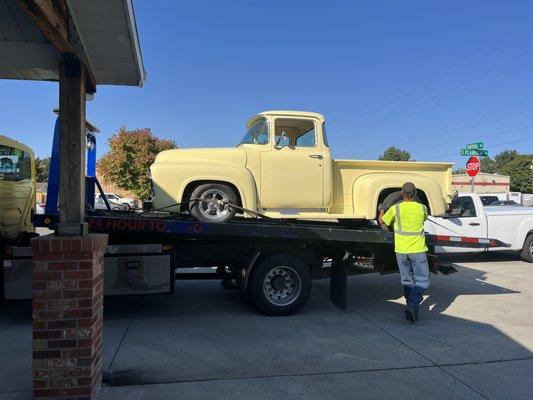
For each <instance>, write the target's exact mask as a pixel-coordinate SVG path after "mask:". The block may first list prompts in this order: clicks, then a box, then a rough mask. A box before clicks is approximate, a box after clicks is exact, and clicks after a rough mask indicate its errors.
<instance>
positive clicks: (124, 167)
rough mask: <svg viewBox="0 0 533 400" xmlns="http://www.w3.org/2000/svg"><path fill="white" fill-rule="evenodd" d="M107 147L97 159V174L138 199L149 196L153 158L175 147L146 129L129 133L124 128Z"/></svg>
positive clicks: (109, 141)
mask: <svg viewBox="0 0 533 400" xmlns="http://www.w3.org/2000/svg"><path fill="white" fill-rule="evenodd" d="M108 145H109V152H108V153H106V154H104V156H102V158H100V160H98V164H97V171H98V173H99V174H100V175H102V176H103V177H104V179H105V180H107V181H109V182H112V183H114V184H115V185H117V186H118V187H119V188H121V189H124V190H128V191H131V192H133V193H135V195H136V196H138V197H139V198H140V199H147V198H148V197H149V196H150V182H149V180H148V177H147V173H148V170H149V168H150V165H151V164H152V163H153V162H154V160H155V156H156V155H157V154H158V153H159V152H161V151H163V150H169V149H175V148H176V147H177V146H176V143H175V142H174V141H173V140H166V139H159V138H157V137H156V136H154V134H153V133H152V131H151V130H150V129H148V128H144V129H134V130H131V131H128V130H126V128H125V127H121V128H120V129H119V130H118V131H117V133H115V134H114V135H113V136H111V137H110V138H109V140H108Z"/></svg>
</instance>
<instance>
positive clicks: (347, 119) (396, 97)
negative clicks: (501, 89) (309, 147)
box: [331, 35, 528, 127]
mask: <svg viewBox="0 0 533 400" xmlns="http://www.w3.org/2000/svg"><path fill="white" fill-rule="evenodd" d="M508 36H511V35H508ZM505 39H507V38H505ZM503 40H504V39H502V42H503ZM492 50H493V48H492V49H491V50H490V51H488V52H486V53H483V55H481V56H478V57H474V58H473V59H472V60H470V61H467V62H464V61H465V60H467V59H468V58H470V57H467V58H464V59H463V60H461V61H460V62H459V64H458V65H456V66H454V67H453V68H449V69H447V70H446V71H444V72H443V73H441V74H439V75H437V76H436V77H432V78H431V79H430V80H428V81H425V82H424V81H420V82H421V83H420V84H417V85H416V86H415V88H413V89H408V90H406V91H402V92H400V93H399V94H397V95H396V96H394V97H393V98H392V99H391V100H389V101H386V102H385V103H382V104H381V105H378V106H376V107H374V108H372V109H371V110H370V111H366V112H360V113H358V114H356V115H354V116H352V117H349V118H346V119H344V120H341V121H340V122H337V123H334V124H332V125H331V127H338V126H340V125H344V124H346V123H347V122H350V121H353V120H354V119H357V118H360V117H361V116H365V115H368V114H372V113H373V112H375V111H377V110H379V109H382V108H385V107H386V106H388V105H390V104H394V103H395V102H396V101H397V100H400V99H401V98H403V97H406V96H408V95H410V94H412V93H416V92H418V91H420V90H421V89H424V88H426V87H427V86H429V85H431V84H432V83H435V82H437V81H439V80H441V79H442V78H443V77H446V76H448V75H450V73H452V72H455V71H457V70H460V69H461V68H462V67H463V66H464V65H469V64H471V63H473V62H475V61H478V60H480V59H482V58H483V57H484V56H486V55H488V54H491V53H492V54H495V52H493V51H492ZM527 53H528V52H525V53H524V54H527ZM524 54H522V55H524ZM462 64H464V65H462Z"/></svg>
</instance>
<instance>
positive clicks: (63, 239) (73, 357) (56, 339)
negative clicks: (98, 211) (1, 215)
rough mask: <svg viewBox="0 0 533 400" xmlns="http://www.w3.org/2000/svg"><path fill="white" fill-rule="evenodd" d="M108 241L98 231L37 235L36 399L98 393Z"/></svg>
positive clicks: (100, 378) (83, 397)
mask: <svg viewBox="0 0 533 400" xmlns="http://www.w3.org/2000/svg"><path fill="white" fill-rule="evenodd" d="M106 244H107V235H97V234H89V235H85V236H55V235H48V236H41V237H38V238H34V239H32V243H31V245H32V250H33V260H34V262H33V397H34V399H45V398H46V399H50V398H55V399H62V398H69V399H93V398H94V397H95V396H96V393H97V391H98V388H99V387H100V384H101V381H102V357H101V353H102V338H103V335H102V329H103V290H104V287H103V262H104V251H105V246H106Z"/></svg>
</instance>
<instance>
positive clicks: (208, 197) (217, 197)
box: [189, 183, 237, 222]
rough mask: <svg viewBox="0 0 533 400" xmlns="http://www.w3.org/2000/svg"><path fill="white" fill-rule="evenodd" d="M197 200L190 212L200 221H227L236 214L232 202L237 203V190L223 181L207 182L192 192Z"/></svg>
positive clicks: (192, 196)
mask: <svg viewBox="0 0 533 400" xmlns="http://www.w3.org/2000/svg"><path fill="white" fill-rule="evenodd" d="M191 199H203V200H196V201H194V202H192V203H191V205H190V209H189V210H190V212H191V214H192V216H193V217H194V218H196V219H197V220H198V221H200V222H227V221H229V220H230V219H232V218H233V217H234V216H235V213H236V210H235V209H234V208H232V207H231V205H230V204H236V203H237V195H236V194H235V191H234V190H233V189H232V188H231V187H230V186H228V185H225V184H223V183H206V184H203V185H200V186H198V187H197V188H196V189H194V190H193V192H192V193H191Z"/></svg>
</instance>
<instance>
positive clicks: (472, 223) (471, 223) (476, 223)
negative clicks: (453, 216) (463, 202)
mask: <svg viewBox="0 0 533 400" xmlns="http://www.w3.org/2000/svg"><path fill="white" fill-rule="evenodd" d="M468 225H470V226H479V222H470V223H469V224H468Z"/></svg>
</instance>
